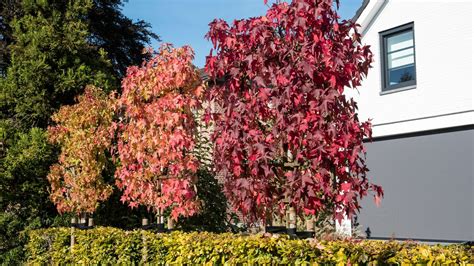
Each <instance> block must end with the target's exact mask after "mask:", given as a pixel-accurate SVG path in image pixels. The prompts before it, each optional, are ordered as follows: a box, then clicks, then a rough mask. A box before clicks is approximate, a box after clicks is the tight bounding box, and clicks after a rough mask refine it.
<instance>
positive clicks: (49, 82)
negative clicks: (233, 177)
mask: <svg viewBox="0 0 474 266" xmlns="http://www.w3.org/2000/svg"><path fill="white" fill-rule="evenodd" d="M118 3H119V1H115V0H113V1H105V0H103V1H102V0H101V1H99V0H97V1H92V0H79V1H63V0H60V1H59V0H57V1H56V0H46V1H36V0H7V1H0V30H1V32H0V35H1V36H0V61H1V60H2V59H5V61H6V63H7V66H8V69H7V76H6V77H2V76H1V75H0V263H2V262H4V263H8V264H13V263H14V261H11V260H12V259H13V260H14V259H15V258H21V257H22V255H21V249H22V248H21V246H20V245H21V244H22V242H21V238H20V231H21V230H23V229H25V228H38V227H42V226H51V225H53V224H63V222H64V221H67V220H68V216H63V217H60V216H58V212H57V211H56V210H55V208H54V205H53V204H52V203H51V201H50V200H49V197H48V196H49V195H48V187H49V184H48V181H47V178H46V176H47V174H48V171H49V168H50V166H51V165H52V164H53V163H55V162H56V161H57V158H58V147H56V146H54V145H50V144H49V143H48V139H47V134H46V132H45V130H46V127H47V126H48V125H49V124H50V123H51V115H52V114H53V113H54V112H56V111H57V110H59V108H60V107H61V106H63V105H69V104H73V103H74V99H75V97H76V96H77V95H79V94H81V93H82V92H83V91H84V88H85V87H86V85H88V84H92V85H96V86H98V87H100V88H103V89H104V91H110V90H114V89H115V85H118V79H117V78H118V77H120V76H121V74H120V73H121V71H120V70H118V69H117V68H116V63H117V62H120V64H121V65H120V67H121V68H123V69H125V67H126V66H125V65H122V64H128V63H129V62H130V63H139V62H141V61H142V60H143V58H146V55H143V54H139V53H140V52H141V50H142V48H143V47H144V45H146V44H147V42H148V40H149V38H153V37H154V35H153V34H151V33H150V32H149V28H148V26H147V25H146V24H145V23H143V22H141V23H138V24H137V23H132V22H131V21H130V20H129V19H127V18H126V17H124V16H123V15H122V14H121V12H120V5H118ZM112 11H113V12H112ZM104 13H107V15H106V16H99V15H98V14H104ZM94 14H95V15H94ZM14 18H16V19H14ZM122 22H123V23H122ZM112 26H113V27H115V28H113V29H112V28H111V27H112ZM125 28H126V29H125ZM109 34H110V35H109ZM93 36H94V38H93ZM99 40H100V41H99ZM124 40H126V41H124ZM6 45H9V46H8V47H6ZM7 48H8V49H7ZM123 54H127V58H123V59H115V58H117V57H122V55H123ZM112 168H113V167H112ZM113 172H114V169H107V174H108V176H104V178H106V179H107V182H108V183H112V184H113ZM110 179H112V180H110ZM112 200H115V202H112ZM104 206H108V207H107V208H106V209H108V211H107V212H104V208H100V210H99V211H98V213H100V215H108V216H109V217H110V216H111V215H110V213H111V212H115V210H117V209H120V212H119V214H120V215H122V216H124V212H123V210H124V208H123V206H121V203H120V202H118V201H117V197H115V196H114V197H113V198H112V199H111V200H109V201H107V202H106V204H104ZM127 215H129V216H130V217H132V218H133V217H135V215H136V213H134V212H131V211H130V210H129V209H128V210H127ZM122 216H121V217H119V218H117V220H114V223H112V224H113V225H116V226H123V222H125V221H127V219H124V218H122ZM99 218H100V217H99ZM114 218H115V217H114ZM97 220H100V221H103V220H104V219H97ZM109 220H111V218H109ZM136 220H137V221H138V222H139V220H138V219H136ZM127 226H128V224H127ZM15 254H17V255H15ZM15 256H16V257H15Z"/></svg>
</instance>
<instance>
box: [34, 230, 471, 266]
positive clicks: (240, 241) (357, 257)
mask: <svg viewBox="0 0 474 266" xmlns="http://www.w3.org/2000/svg"><path fill="white" fill-rule="evenodd" d="M70 233H71V230H70V229H69V228H49V229H40V230H33V231H31V232H29V242H28V245H27V251H28V263H29V264H77V263H79V264H116V263H120V264H122V263H126V264H130V263H153V264H189V265H195V264H209V265H212V264H227V265H235V264H239V265H253V264H311V265H315V264H337V265H348V264H351V265H359V264H364V265H366V264H371V265H376V264H397V265H404V264H427V265H431V264H436V265H439V264H458V265H474V259H473V251H474V248H473V247H468V246H463V245H449V246H441V245H436V246H430V245H423V244H417V243H414V242H396V241H370V240H335V241H325V240H322V241H315V240H291V239H289V238H288V237H286V236H276V235H273V236H268V235H262V234H259V235H250V236H246V235H237V234H230V233H224V234H213V233H207V232H193V233H183V232H173V233H171V234H159V233H154V232H150V231H144V230H134V231H124V230H120V229H116V228H109V227H98V228H95V229H91V230H85V231H82V230H77V231H75V233H74V234H75V237H76V240H75V241H76V244H75V245H74V247H73V248H72V249H71V247H70V245H69V243H70Z"/></svg>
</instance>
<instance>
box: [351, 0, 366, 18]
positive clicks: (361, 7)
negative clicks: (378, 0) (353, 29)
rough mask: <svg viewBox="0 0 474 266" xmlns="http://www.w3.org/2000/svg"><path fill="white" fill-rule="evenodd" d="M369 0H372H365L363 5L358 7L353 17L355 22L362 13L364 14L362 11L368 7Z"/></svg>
mask: <svg viewBox="0 0 474 266" xmlns="http://www.w3.org/2000/svg"><path fill="white" fill-rule="evenodd" d="M369 1H370V0H364V1H362V5H361V6H360V7H359V9H357V11H356V13H355V15H354V17H352V19H351V20H352V21H353V22H356V21H357V19H358V18H359V17H360V14H362V12H364V9H365V8H366V7H367V5H368V4H369Z"/></svg>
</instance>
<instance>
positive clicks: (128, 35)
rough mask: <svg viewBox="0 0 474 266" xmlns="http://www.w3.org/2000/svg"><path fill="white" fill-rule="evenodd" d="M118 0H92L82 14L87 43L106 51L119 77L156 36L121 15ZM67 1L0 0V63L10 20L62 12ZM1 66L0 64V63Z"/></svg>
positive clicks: (8, 39) (147, 26) (7, 41)
mask: <svg viewBox="0 0 474 266" xmlns="http://www.w3.org/2000/svg"><path fill="white" fill-rule="evenodd" d="M122 2H123V1H122V0H92V1H91V3H92V6H91V8H89V9H88V11H87V13H86V14H85V16H84V19H85V21H87V28H88V38H87V42H88V43H89V44H90V45H92V46H93V47H95V49H99V48H102V49H104V50H105V51H107V55H106V56H107V58H108V59H109V60H110V62H111V63H112V66H113V69H114V75H115V77H116V78H121V77H122V76H123V75H124V74H125V70H126V68H127V66H130V65H135V64H139V63H140V62H141V61H142V60H143V59H145V58H146V54H143V53H142V50H143V49H144V48H145V47H146V45H148V44H149V43H150V41H151V40H153V39H154V40H158V39H159V38H158V36H157V35H156V34H155V33H153V32H151V31H150V24H149V23H146V22H145V21H143V20H138V21H135V22H134V21H132V20H131V19H129V18H127V17H126V16H124V15H123V14H122V11H121V8H122V5H123V3H122ZM68 5H69V2H68V1H64V0H48V1H41V2H39V1H32V0H2V1H0V65H1V64H2V59H3V61H4V62H5V63H6V65H8V64H9V59H10V49H9V48H8V45H10V44H12V43H13V42H14V36H13V30H12V27H11V23H12V21H13V19H14V18H15V17H16V18H20V17H22V16H24V15H28V14H29V15H36V13H37V12H38V11H41V12H43V13H46V14H47V13H48V12H50V11H53V12H54V11H59V12H60V13H62V12H66V10H67V9H68V8H69V7H68ZM0 67H1V66H0Z"/></svg>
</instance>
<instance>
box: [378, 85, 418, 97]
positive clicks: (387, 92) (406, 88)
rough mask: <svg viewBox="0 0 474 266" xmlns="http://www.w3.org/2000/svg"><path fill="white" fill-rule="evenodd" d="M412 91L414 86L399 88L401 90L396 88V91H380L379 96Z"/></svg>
mask: <svg viewBox="0 0 474 266" xmlns="http://www.w3.org/2000/svg"><path fill="white" fill-rule="evenodd" d="M413 89H416V85H410V86H406V87H401V88H397V89H393V90H387V91H381V92H380V95H386V94H392V93H396V92H401V91H407V90H413Z"/></svg>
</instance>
